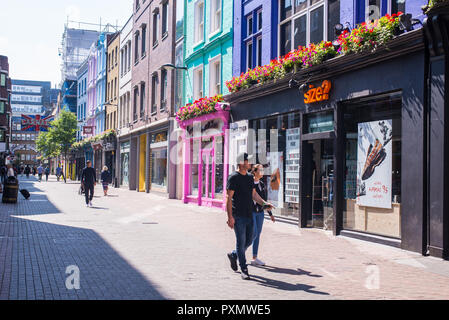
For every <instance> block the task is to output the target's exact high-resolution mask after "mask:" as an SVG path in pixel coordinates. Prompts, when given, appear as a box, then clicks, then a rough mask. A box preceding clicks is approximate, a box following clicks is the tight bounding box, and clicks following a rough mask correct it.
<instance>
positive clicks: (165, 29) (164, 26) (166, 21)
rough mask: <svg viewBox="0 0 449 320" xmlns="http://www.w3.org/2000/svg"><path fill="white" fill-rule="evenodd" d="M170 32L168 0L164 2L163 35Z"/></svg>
mask: <svg viewBox="0 0 449 320" xmlns="http://www.w3.org/2000/svg"><path fill="white" fill-rule="evenodd" d="M167 33H168V1H165V2H164V3H163V4H162V37H164V36H165V35H166V34H167Z"/></svg>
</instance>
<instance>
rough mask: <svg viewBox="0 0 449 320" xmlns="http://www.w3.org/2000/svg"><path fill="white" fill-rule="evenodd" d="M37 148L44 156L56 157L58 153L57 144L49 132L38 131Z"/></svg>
mask: <svg viewBox="0 0 449 320" xmlns="http://www.w3.org/2000/svg"><path fill="white" fill-rule="evenodd" d="M36 147H37V150H38V151H39V152H40V154H41V155H42V156H43V157H44V158H47V159H48V158H52V157H57V156H58V155H59V154H60V150H59V148H58V145H57V144H56V143H55V142H54V141H53V137H52V135H51V133H50V132H41V133H39V135H38V137H37V139H36Z"/></svg>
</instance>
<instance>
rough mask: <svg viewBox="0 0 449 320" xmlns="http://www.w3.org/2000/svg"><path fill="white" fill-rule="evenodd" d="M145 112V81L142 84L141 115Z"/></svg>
mask: <svg viewBox="0 0 449 320" xmlns="http://www.w3.org/2000/svg"><path fill="white" fill-rule="evenodd" d="M144 114H145V82H142V83H141V84H140V117H141V118H142V117H143V116H144Z"/></svg>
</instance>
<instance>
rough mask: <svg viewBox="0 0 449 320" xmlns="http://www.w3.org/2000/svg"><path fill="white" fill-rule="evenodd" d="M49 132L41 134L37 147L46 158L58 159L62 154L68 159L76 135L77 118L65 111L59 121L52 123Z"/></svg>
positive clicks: (60, 115)
mask: <svg viewBox="0 0 449 320" xmlns="http://www.w3.org/2000/svg"><path fill="white" fill-rule="evenodd" d="M50 125H51V126H50V127H49V129H48V132H42V133H40V134H39V136H38V138H37V140H36V146H37V149H38V150H39V152H40V153H41V154H42V155H43V156H44V157H45V158H50V157H56V156H58V155H60V154H62V155H64V157H67V153H68V152H69V150H70V147H71V146H72V144H73V142H75V135H76V127H77V122H76V116H75V115H74V114H73V113H71V112H70V111H66V110H63V111H62V112H61V113H60V114H59V116H58V118H57V119H55V120H53V121H52V122H50Z"/></svg>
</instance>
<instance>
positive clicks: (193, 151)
mask: <svg viewBox="0 0 449 320" xmlns="http://www.w3.org/2000/svg"><path fill="white" fill-rule="evenodd" d="M199 143H200V141H199V140H198V139H191V140H190V172H191V174H190V193H189V194H191V195H192V196H197V195H198V178H199V174H198V163H199V157H198V152H199V148H200V146H199Z"/></svg>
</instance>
